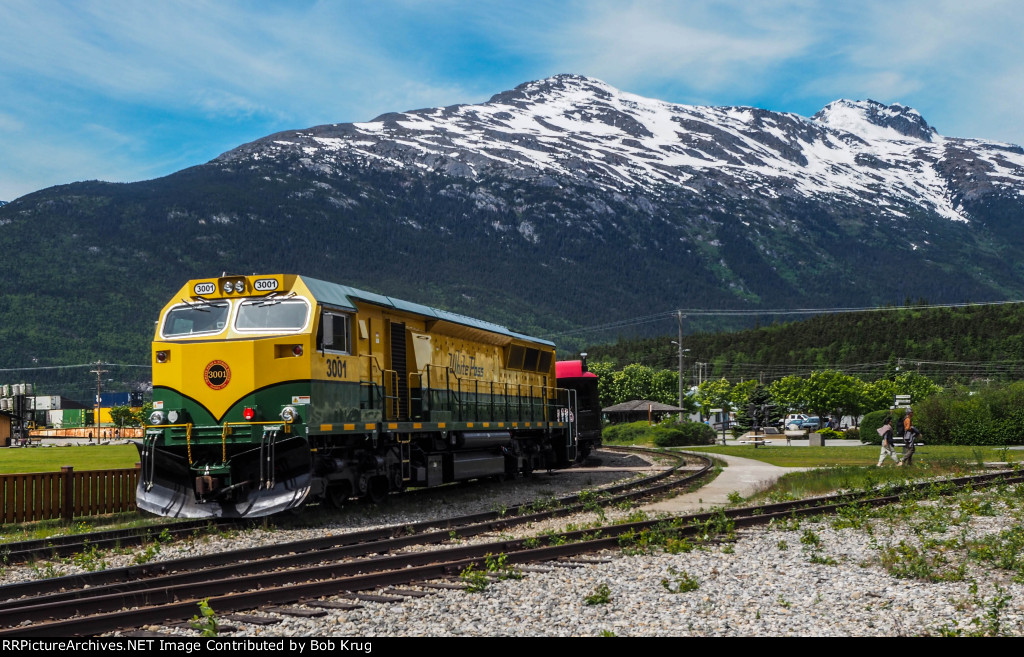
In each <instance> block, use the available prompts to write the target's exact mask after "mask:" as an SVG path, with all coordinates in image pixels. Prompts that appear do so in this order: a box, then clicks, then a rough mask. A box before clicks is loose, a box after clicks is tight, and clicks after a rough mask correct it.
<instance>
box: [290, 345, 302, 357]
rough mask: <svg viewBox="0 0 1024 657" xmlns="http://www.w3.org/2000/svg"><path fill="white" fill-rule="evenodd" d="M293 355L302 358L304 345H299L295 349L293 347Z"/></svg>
mask: <svg viewBox="0 0 1024 657" xmlns="http://www.w3.org/2000/svg"><path fill="white" fill-rule="evenodd" d="M292 355H293V356H301V355H302V345H301V344H297V345H295V346H294V347H292Z"/></svg>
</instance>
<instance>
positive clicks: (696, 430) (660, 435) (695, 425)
mask: <svg viewBox="0 0 1024 657" xmlns="http://www.w3.org/2000/svg"><path fill="white" fill-rule="evenodd" d="M654 444H655V445H657V446H658V447H681V446H684V445H714V444H715V430H714V429H712V428H711V427H709V426H708V425H706V424H704V423H703V422H690V421H689V420H683V421H682V422H678V421H675V420H673V421H671V422H666V423H664V424H659V425H657V426H656V427H654Z"/></svg>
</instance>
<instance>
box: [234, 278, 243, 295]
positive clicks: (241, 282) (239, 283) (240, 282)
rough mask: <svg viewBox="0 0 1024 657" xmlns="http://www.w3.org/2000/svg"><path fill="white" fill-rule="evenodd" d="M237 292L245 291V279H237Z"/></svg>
mask: <svg viewBox="0 0 1024 657" xmlns="http://www.w3.org/2000/svg"><path fill="white" fill-rule="evenodd" d="M235 292H238V293H239V294H241V293H242V292H245V281H235Z"/></svg>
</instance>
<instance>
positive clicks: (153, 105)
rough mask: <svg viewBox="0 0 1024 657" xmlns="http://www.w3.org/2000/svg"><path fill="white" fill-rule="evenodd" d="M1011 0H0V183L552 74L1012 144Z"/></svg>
mask: <svg viewBox="0 0 1024 657" xmlns="http://www.w3.org/2000/svg"><path fill="white" fill-rule="evenodd" d="M1022 34H1024V10H1022V5H1021V4H1020V2H1019V0H988V1H986V0H975V1H974V2H970V3H967V2H962V0H956V1H946V0H928V1H916V0H886V1H877V2H876V1H873V0H854V1H849V2H835V1H817V0H742V1H736V2H731V1H717V2H716V1H711V0H707V1H688V0H677V1H675V2H656V1H647V2H629V1H627V0H586V1H582V0H581V1H565V2H555V1H550V0H549V1H547V2H535V1H533V0H516V1H515V2H510V1H509V0H500V1H491V0H472V1H455V0H451V1H446V0H430V1H428V0H372V1H371V0H366V1H344V0H332V1H324V2H314V1H312V0H308V1H291V2H260V1H257V0H250V1H230V0H216V1H214V0H209V1H208V0H180V1H175V0H160V1H158V2H143V1H141V0H99V1H89V0H76V1H74V2H51V1H47V0H0V52H2V53H3V54H2V56H0V200H12V199H14V198H16V197H18V196H21V195H23V194H27V193H29V192H32V191H35V190H38V189H42V188H44V187H49V186H51V185H57V184H63V183H69V182H74V181H78V180H93V179H99V180H109V181H117V182H127V181H135V180H146V179H150V178H155V177H159V176H162V175H166V174H168V173H172V172H174V171H177V170H179V169H183V168H185V167H188V166H192V165H196V164H201V163H203V162H207V161H209V160H210V159H212V158H214V157H216V156H217V155H219V154H220V153H222V152H224V151H226V150H229V149H231V148H233V147H235V146H237V145H239V144H242V143H245V142H248V141H252V140H254V139H257V138H259V137H262V136H265V135H268V134H271V133H273V132H277V131H280V130H288V129H292V128H305V127H309V126H313V125H319V124H323V123H340V122H348V121H365V120H368V119H371V118H373V117H375V116H377V115H379V114H382V113H384V112H389V111H402V110H409V109H418V108H423V107H433V106H440V105H452V104H456V103H477V102H483V101H485V100H487V99H488V98H489V97H490V96H491V95H493V94H495V93H499V92H501V91H504V90H506V89H510V88H512V87H514V86H516V85H518V84H520V83H522V82H526V81H529V80H535V79H539V78H544V77H548V76H551V75H555V74H558V73H577V74H581V75H587V76H591V77H595V78H599V79H601V80H604V81H605V82H607V83H609V84H611V85H613V86H615V87H618V88H619V89H622V90H624V91H629V92H632V93H636V94H640V95H643V96H649V97H652V98H660V99H663V100H667V101H671V102H677V103H685V104H701V105H704V104H707V105H753V106H756V107H763V108H765V109H770V110H776V111H787V112H795V113H797V114H800V115H803V116H810V115H812V114H814V113H815V112H816V111H817V110H819V109H820V108H821V107H822V106H824V105H825V104H826V103H828V102H830V101H832V100H835V99H837V98H852V99H865V98H872V99H874V100H878V101H882V102H885V103H892V102H900V103H903V104H905V105H910V106H912V107H915V108H916V109H918V110H919V111H920V112H921V113H922V114H923V115H924V117H925V119H926V120H927V121H929V123H931V124H932V125H933V126H934V127H935V128H936V129H937V130H938V131H939V132H940V133H941V134H943V135H947V136H953V137H978V138H985V139H992V140H997V141H1005V142H1011V143H1015V144H1024V121H1022V118H1021V117H1022V113H1021V109H1020V108H1022V107H1024V46H1022V45H1021V43H1022V41H1024V39H1022V38H1021V35H1022Z"/></svg>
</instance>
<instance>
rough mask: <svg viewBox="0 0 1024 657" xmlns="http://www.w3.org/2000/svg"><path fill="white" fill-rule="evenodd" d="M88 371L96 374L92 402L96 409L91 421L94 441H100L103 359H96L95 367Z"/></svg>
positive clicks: (104, 372) (104, 371)
mask: <svg viewBox="0 0 1024 657" xmlns="http://www.w3.org/2000/svg"><path fill="white" fill-rule="evenodd" d="M89 372H91V373H93V374H95V375H96V404H94V408H95V409H96V417H95V418H93V421H94V422H95V424H96V442H97V443H98V442H100V395H101V392H100V381H101V379H100V377H101V376H102V375H103V374H106V373H107V370H105V369H103V361H99V360H98V361H96V369H94V370H89Z"/></svg>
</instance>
